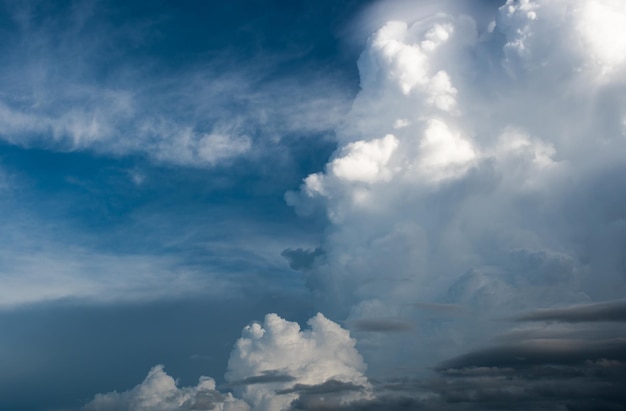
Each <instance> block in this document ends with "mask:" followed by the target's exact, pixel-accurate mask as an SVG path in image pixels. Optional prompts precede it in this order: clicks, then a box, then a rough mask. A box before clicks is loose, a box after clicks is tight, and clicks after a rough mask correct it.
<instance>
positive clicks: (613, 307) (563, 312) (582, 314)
mask: <svg viewBox="0 0 626 411" xmlns="http://www.w3.org/2000/svg"><path fill="white" fill-rule="evenodd" d="M517 320H518V321H559V322H566V323H579V322H600V321H611V322H624V321H626V301H623V300H622V301H608V302H602V303H596V304H584V305H576V306H572V307H564V308H549V309H543V310H536V311H532V312H529V313H526V314H523V315H521V316H519V317H517Z"/></svg>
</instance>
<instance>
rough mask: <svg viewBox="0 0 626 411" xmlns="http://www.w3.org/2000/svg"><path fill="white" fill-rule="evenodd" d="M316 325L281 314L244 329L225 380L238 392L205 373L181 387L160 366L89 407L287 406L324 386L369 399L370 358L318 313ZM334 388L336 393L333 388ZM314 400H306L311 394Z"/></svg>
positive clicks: (274, 410) (269, 409)
mask: <svg viewBox="0 0 626 411" xmlns="http://www.w3.org/2000/svg"><path fill="white" fill-rule="evenodd" d="M308 324H309V326H310V327H311V329H310V330H301V329H300V326H299V325H298V324H297V323H294V322H289V321H286V320H284V319H282V318H280V317H279V316H278V315H276V314H268V315H266V316H265V320H264V322H263V324H258V323H253V324H251V325H248V326H246V327H245V328H244V329H243V332H242V337H241V338H240V339H239V340H238V341H237V343H236V345H235V348H234V349H233V352H232V354H231V357H230V360H229V362H228V372H227V373H226V380H227V381H229V382H230V383H231V385H232V386H233V388H234V391H235V394H236V395H237V397H240V398H241V399H239V398H236V397H233V395H232V394H230V393H227V394H223V393H220V392H218V391H216V387H215V381H214V380H213V379H211V378H208V377H201V378H200V381H199V382H198V385H197V386H195V387H178V386H177V384H176V381H175V380H174V379H173V378H172V377H171V376H169V375H168V374H166V373H165V371H164V370H163V366H162V365H157V366H155V367H154V368H152V370H150V372H149V373H148V376H147V377H146V378H145V380H144V381H143V382H142V383H141V384H139V385H137V386H136V387H134V388H133V389H131V390H129V391H124V392H121V393H118V392H110V393H106V394H97V395H96V396H95V397H94V399H93V400H92V401H91V402H90V403H89V404H87V405H86V406H85V407H84V410H85V411H109V410H111V411H112V410H115V411H124V410H128V411H184V410H213V409H214V410H219V411H246V410H250V409H251V410H253V411H286V410H288V409H289V408H290V405H291V404H292V402H293V401H296V400H298V399H299V398H300V397H301V396H305V397H306V395H307V394H308V393H307V390H309V389H311V388H315V387H324V384H326V385H328V387H327V388H326V390H327V392H326V395H324V393H322V397H323V398H321V399H322V400H324V401H327V402H326V403H327V404H329V402H328V401H329V399H332V401H331V402H330V404H334V405H335V406H338V405H345V404H348V403H350V402H352V401H355V400H363V399H371V396H372V394H371V385H370V384H369V382H368V381H367V378H366V377H365V375H364V372H365V368H366V367H365V363H364V362H363V359H362V358H361V356H360V354H359V353H358V351H357V350H356V348H355V344H356V341H355V340H354V339H353V338H350V334H349V332H348V331H347V330H344V329H343V328H341V327H340V326H339V325H338V324H336V323H334V322H332V321H330V320H328V319H327V318H325V317H324V316H323V315H322V314H317V315H316V316H315V317H313V318H311V319H310V320H309V321H308ZM328 390H330V391H328ZM307 399H308V398H307Z"/></svg>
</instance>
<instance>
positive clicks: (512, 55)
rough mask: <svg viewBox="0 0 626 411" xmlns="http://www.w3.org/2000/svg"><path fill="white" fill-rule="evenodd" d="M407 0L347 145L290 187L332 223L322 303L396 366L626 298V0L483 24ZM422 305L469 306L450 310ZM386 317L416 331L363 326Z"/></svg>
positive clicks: (343, 131) (514, 12) (531, 11)
mask: <svg viewBox="0 0 626 411" xmlns="http://www.w3.org/2000/svg"><path fill="white" fill-rule="evenodd" d="M459 3H460V2H459ZM393 4H394V7H396V8H398V7H399V8H401V9H402V8H403V9H404V10H405V13H404V15H405V16H416V15H417V16H419V18H417V19H416V20H410V19H407V20H404V19H403V16H402V13H395V14H394V16H395V17H394V18H395V19H396V20H394V21H388V22H387V23H386V24H384V25H383V26H382V27H381V28H380V29H378V30H377V31H376V32H375V33H374V34H372V35H371V37H370V38H369V40H368V43H367V45H366V48H365V50H364V51H363V53H362V55H361V57H360V59H359V62H358V67H359V73H360V77H361V90H360V92H359V94H358V95H357V97H356V99H355V101H354V104H353V107H352V110H351V112H350V113H349V115H348V116H347V118H346V121H345V122H344V123H343V124H342V125H341V126H340V127H339V128H338V130H337V134H338V140H339V141H340V147H339V148H338V150H337V151H336V153H335V154H334V155H333V157H332V158H331V159H330V160H329V162H328V164H327V165H326V168H325V170H323V171H319V172H317V173H313V174H311V175H310V176H308V177H307V178H305V179H304V181H303V184H302V186H301V189H300V191H299V192H290V193H287V195H286V200H287V202H288V203H289V204H291V205H293V206H294V207H295V208H296V210H297V211H298V212H300V213H301V214H308V213H311V212H313V211H314V210H316V209H318V210H320V209H321V210H322V211H323V212H325V213H326V214H327V215H328V217H329V220H330V227H329V229H328V231H327V235H326V237H325V238H324V239H323V241H322V243H321V244H320V250H321V251H320V253H319V254H320V255H319V256H318V257H316V258H315V259H314V260H313V264H312V265H311V266H310V267H308V266H301V267H299V268H300V269H301V270H302V271H303V272H304V275H305V276H306V278H307V281H308V284H309V286H310V287H311V289H312V290H313V291H314V292H315V293H316V295H317V296H318V301H319V304H320V306H321V307H324V308H325V309H326V310H328V312H329V313H333V315H335V316H338V317H339V318H342V317H343V318H346V319H348V320H349V321H348V324H353V325H355V331H356V334H355V335H356V336H357V338H358V339H359V343H360V344H361V346H362V348H361V351H362V352H363V354H364V356H365V358H366V360H367V361H368V364H369V365H370V367H371V369H372V371H374V372H382V370H385V369H389V368H388V367H391V366H392V365H391V364H394V365H396V366H401V367H404V366H407V364H406V361H409V362H411V363H412V364H413V365H414V366H417V367H423V366H426V365H429V364H431V365H432V364H433V361H436V360H443V359H444V358H445V357H446V356H451V355H453V354H455V353H456V354H460V353H461V352H463V351H464V350H467V349H468V348H469V347H475V346H477V345H479V344H480V343H481V342H484V341H486V340H488V339H489V338H490V336H492V335H494V334H496V333H497V332H499V331H503V330H504V329H505V328H506V327H507V326H508V325H507V323H506V322H503V321H499V322H496V321H489V320H488V319H489V318H492V319H496V318H498V317H499V318H504V317H507V316H511V315H513V314H515V313H519V312H520V311H529V310H534V309H537V308H549V307H554V306H564V305H571V304H578V303H586V302H590V301H602V300H608V299H614V298H619V297H621V296H622V295H623V293H624V291H625V290H626V282H625V281H624V278H625V277H624V273H625V271H624V262H623V261H624V260H623V250H624V247H626V226H625V225H624V221H625V219H626V214H625V213H624V210H626V196H624V195H622V194H621V193H623V192H624V179H623V175H625V171H626V170H625V169H624V158H625V156H626V151H625V147H626V146H625V145H624V141H625V140H624V139H625V138H626V132H625V130H626V129H625V128H624V124H625V123H624V119H625V118H626V100H624V95H626V93H625V87H626V83H625V82H624V81H623V79H624V75H625V74H626V64H625V63H624V61H623V59H622V57H620V56H622V54H623V53H620V52H618V50H621V47H623V44H622V43H623V38H625V37H626V31H625V30H626V29H624V27H626V26H625V25H623V24H621V23H620V22H621V21H622V20H623V19H624V18H626V7H624V6H623V5H622V4H620V3H618V2H614V1H609V0H585V1H580V2H568V1H542V0H523V1H514V0H509V1H506V3H505V4H503V5H502V6H501V7H500V8H499V10H498V13H497V15H493V20H492V21H481V20H480V19H475V18H472V17H469V16H467V15H466V14H465V11H466V9H463V7H462V6H460V5H458V4H456V3H452V2H451V3H446V4H445V6H442V7H441V8H440V9H438V10H437V11H441V12H442V13H437V11H434V10H433V9H436V8H437V6H436V5H435V3H432V4H430V6H432V7H425V6H424V5H417V6H415V9H412V6H411V4H409V3H402V2H394V3H393ZM455 4H456V5H455ZM416 10H417V11H416ZM427 10H430V12H429V13H425V11H427ZM370 17H371V16H370ZM418 302H419V303H422V304H423V303H427V304H446V305H449V306H457V307H460V308H461V309H462V310H463V311H464V312H467V313H471V315H467V316H464V319H463V321H459V320H458V319H455V317H454V316H449V317H448V318H446V319H444V320H437V321H435V320H433V319H432V318H430V319H429V318H424V316H423V315H422V314H420V312H421V311H423V310H420V309H418V306H416V305H415V304H416V303H418ZM371 318H394V319H398V320H400V321H406V322H409V323H415V324H416V327H415V330H413V332H410V331H409V332H408V333H371V332H369V333H363V332H361V333H359V328H363V327H358V325H359V324H366V323H367V321H369V320H368V319H371ZM364 321H365V323H364ZM442 321H444V322H442ZM444 323H445V324H447V325H443V324H444ZM365 328H366V329H367V328H371V327H365ZM408 338H410V339H412V341H414V342H412V343H411V345H412V347H413V348H406V339H408ZM424 346H428V347H429V352H428V354H424V352H423V348H421V347H424ZM407 359H408V360H407Z"/></svg>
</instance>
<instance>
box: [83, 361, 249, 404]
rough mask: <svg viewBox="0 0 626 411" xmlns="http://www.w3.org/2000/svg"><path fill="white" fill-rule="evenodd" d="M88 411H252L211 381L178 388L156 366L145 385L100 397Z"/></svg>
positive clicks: (98, 396)
mask: <svg viewBox="0 0 626 411" xmlns="http://www.w3.org/2000/svg"><path fill="white" fill-rule="evenodd" d="M83 409H84V410H85V411H109V410H111V411H182V410H216V411H249V410H250V407H248V405H247V404H246V403H245V402H243V401H241V400H237V399H235V398H233V396H232V395H231V394H221V393H220V392H218V391H216V389H215V381H214V380H213V379H212V378H208V377H201V378H200V381H199V382H198V385H196V386H195V387H183V388H179V387H178V386H177V384H176V381H175V380H174V379H173V378H172V377H171V376H169V375H168V374H167V373H166V372H165V371H164V369H163V366H162V365H157V366H155V367H153V368H152V369H151V370H150V372H149V373H148V375H147V376H146V378H145V379H144V380H143V382H142V383H141V384H139V385H137V386H136V387H135V388H133V389H132V390H130V391H124V392H121V393H118V392H115V391H114V392H110V393H107V394H97V395H96V396H95V398H94V399H93V400H92V401H91V402H89V403H88V404H87V405H85V407H84V408H83Z"/></svg>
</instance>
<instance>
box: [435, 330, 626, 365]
mask: <svg viewBox="0 0 626 411" xmlns="http://www.w3.org/2000/svg"><path fill="white" fill-rule="evenodd" d="M601 359H612V360H620V361H624V360H626V338H625V337H617V338H611V339H603V340H598V341H593V340H576V339H554V340H549V339H545V340H542V339H537V340H527V341H522V342H520V343H512V344H509V345H502V346H497V347H493V348H486V349H482V350H478V351H474V352H471V353H468V354H465V355H462V356H460V357H457V358H454V359H451V360H449V361H446V362H444V363H443V364H442V365H441V366H440V368H441V369H447V368H465V367H528V366H532V365H538V364H579V363H582V362H585V361H589V360H601Z"/></svg>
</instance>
